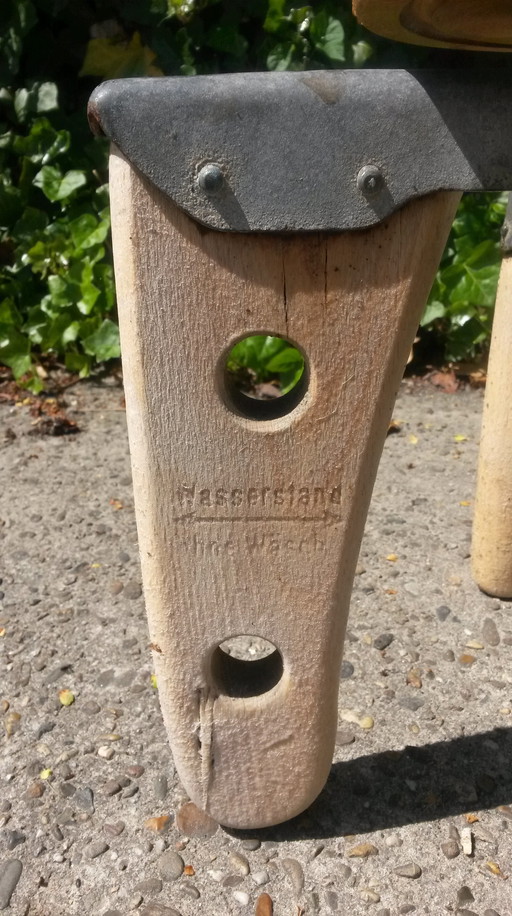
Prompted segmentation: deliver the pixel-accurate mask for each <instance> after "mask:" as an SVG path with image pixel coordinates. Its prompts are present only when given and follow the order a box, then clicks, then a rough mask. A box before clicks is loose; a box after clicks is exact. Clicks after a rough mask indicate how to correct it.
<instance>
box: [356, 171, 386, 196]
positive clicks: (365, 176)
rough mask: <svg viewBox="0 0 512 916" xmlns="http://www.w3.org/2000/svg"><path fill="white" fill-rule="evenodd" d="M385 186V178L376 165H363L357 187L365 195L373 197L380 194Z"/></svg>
mask: <svg viewBox="0 0 512 916" xmlns="http://www.w3.org/2000/svg"><path fill="white" fill-rule="evenodd" d="M383 185H384V177H383V175H382V172H381V170H380V169H379V168H378V167H377V166H376V165H363V167H362V169H360V170H359V173H358V176H357V187H358V188H359V190H360V191H362V193H363V194H366V195H367V196H368V197H372V196H373V195H374V194H378V193H379V191H380V190H382V187H383Z"/></svg>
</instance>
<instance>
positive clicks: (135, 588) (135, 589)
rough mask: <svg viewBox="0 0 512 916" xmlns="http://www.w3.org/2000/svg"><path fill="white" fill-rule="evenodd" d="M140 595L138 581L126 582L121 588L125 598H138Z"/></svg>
mask: <svg viewBox="0 0 512 916" xmlns="http://www.w3.org/2000/svg"><path fill="white" fill-rule="evenodd" d="M141 595H142V585H141V584H140V582H134V581H132V582H127V583H126V585H125V587H124V589H123V596H124V597H125V598H130V599H131V600H132V601H133V600H134V599H136V598H140V597H141Z"/></svg>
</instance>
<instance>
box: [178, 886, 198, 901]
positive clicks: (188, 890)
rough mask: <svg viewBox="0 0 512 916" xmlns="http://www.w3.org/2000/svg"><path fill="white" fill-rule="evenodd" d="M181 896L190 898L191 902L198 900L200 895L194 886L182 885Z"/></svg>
mask: <svg viewBox="0 0 512 916" xmlns="http://www.w3.org/2000/svg"><path fill="white" fill-rule="evenodd" d="M181 892H182V894H185V895H186V896H187V897H190V898H191V899H192V900H199V898H200V896H201V894H200V892H199V890H198V889H197V887H196V886H195V884H184V885H183V887H182V888H181Z"/></svg>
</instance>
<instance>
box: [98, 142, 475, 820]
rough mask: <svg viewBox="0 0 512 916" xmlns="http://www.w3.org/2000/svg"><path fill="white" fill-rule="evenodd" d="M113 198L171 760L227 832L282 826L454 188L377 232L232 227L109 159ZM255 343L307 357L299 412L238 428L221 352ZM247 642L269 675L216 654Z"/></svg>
mask: <svg viewBox="0 0 512 916" xmlns="http://www.w3.org/2000/svg"><path fill="white" fill-rule="evenodd" d="M111 194H112V215H113V227H114V249H115V252H114V253H115V261H116V276H117V285H118V297H119V313H120V325H121V338H122V350H123V360H124V379H125V388H126V405H127V417H128V427H129V436H130V449H131V456H132V465H133V480H134V493H135V508H136V514H137V525H138V533H139V543H140V551H141V561H142V571H143V579H144V592H145V598H146V604H147V611H148V617H149V627H150V637H151V641H152V646H153V652H154V662H155V670H156V673H157V679H158V690H159V695H160V700H161V705H162V712H163V715H164V719H165V723H166V726H167V729H168V733H169V738H170V741H171V745H172V749H173V753H174V758H175V762H176V767H177V769H178V772H179V775H180V777H181V779H182V781H183V784H184V786H185V788H186V790H187V791H188V793H189V794H190V797H191V798H192V799H193V801H195V802H196V804H198V805H199V806H200V807H202V808H204V809H206V810H207V811H209V812H210V814H211V815H212V816H213V817H215V818H216V819H217V820H219V821H220V822H221V823H224V824H226V825H229V826H232V827H259V826H264V825H269V824H273V823H278V822H280V821H283V820H286V819H287V818H290V817H292V816H294V815H296V814H298V813H299V812H300V811H302V810H303V809H304V808H305V807H307V805H308V804H310V802H312V801H313V799H314V798H315V797H316V795H317V794H318V793H319V792H320V791H321V789H322V787H323V785H324V783H325V780H326V778H327V775H328V772H329V768H330V765H331V759H332V752H333V747H334V738H335V731H336V723H337V698H338V683H339V667H340V661H341V652H342V646H343V635H344V629H345V623H346V617H347V609H348V603H349V597H350V592H351V586H352V578H353V572H354V566H355V563H356V559H357V555H358V551H359V545H360V540H361V535H362V531H363V526H364V521H365V517H366V512H367V507H368V503H369V500H370V495H371V491H372V486H373V482H374V477H375V473H376V470H377V465H378V461H379V457H380V453H381V449H382V445H383V442H384V438H385V435H386V430H387V426H388V420H389V416H390V413H391V410H392V406H393V403H394V399H395V395H396V391H397V388H398V385H399V383H400V379H401V375H402V372H403V367H404V365H405V362H406V359H407V355H408V353H409V349H410V346H411V341H412V339H413V337H414V334H415V331H416V328H417V324H418V319H419V316H420V312H421V309H422V306H423V303H424V301H425V299H426V296H427V294H428V291H429V287H430V284H431V282H432V278H433V276H434V273H435V270H436V267H437V264H438V261H439V257H440V255H441V252H442V248H443V244H444V241H445V239H446V236H447V234H448V231H449V227H450V225H451V221H452V218H453V214H454V211H455V207H456V204H457V201H458V199H459V195H458V194H452V193H443V194H438V195H435V196H433V197H430V198H426V199H424V200H421V201H416V202H414V203H412V204H410V205H409V206H408V207H406V208H404V210H403V211H401V212H399V213H397V214H396V215H394V216H393V217H392V219H390V220H389V221H388V222H386V223H384V224H382V225H381V226H379V227H378V228H376V229H372V230H371V231H364V232H358V233H350V234H344V235H338V236H332V235H331V236H329V235H322V234H315V235H302V236H288V237H285V236H280V237H272V236H269V235H265V236H263V235H231V234H223V233H219V232H212V231H210V230H206V229H204V227H201V226H199V225H197V224H195V223H194V222H193V221H192V220H191V219H190V218H189V217H188V216H186V215H185V214H183V213H182V212H181V211H180V210H178V208H177V207H176V206H175V205H174V204H173V203H172V202H171V201H169V200H168V199H167V198H165V197H164V196H163V195H162V194H161V193H160V192H158V191H156V190H155V189H154V188H152V187H151V185H150V184H148V182H147V181H146V180H145V179H143V178H142V177H140V176H139V175H138V174H137V173H136V172H135V171H134V170H133V169H132V168H131V166H130V165H129V164H128V163H127V162H126V161H125V160H124V159H123V158H122V156H121V155H120V154H119V153H117V152H116V151H115V150H114V153H113V156H112V159H111ZM250 333H272V334H275V335H281V336H284V337H286V338H288V339H290V340H291V341H292V342H294V343H296V344H297V345H298V346H300V348H301V349H302V350H303V352H304V353H305V355H306V358H307V363H308V385H307V391H306V393H305V394H304V397H303V399H302V400H301V401H300V403H299V404H298V405H297V406H295V407H294V408H293V409H292V410H291V412H290V413H288V414H285V415H284V416H280V417H277V418H274V419H266V420H258V419H255V418H254V417H253V416H252V415H251V411H250V410H248V411H247V415H246V416H244V415H243V413H244V412H243V410H240V409H238V408H237V407H236V405H235V404H234V403H233V402H231V401H230V397H229V394H228V393H227V392H226V387H225V380H224V375H223V356H224V355H225V354H226V353H227V351H228V350H229V348H230V347H231V346H232V344H233V343H234V342H235V341H237V340H238V339H240V338H241V337H243V336H245V335H247V334H250ZM242 634H248V635H256V636H260V637H263V638H264V639H266V640H269V641H270V642H271V643H272V644H273V645H274V646H275V647H276V652H275V653H274V654H273V655H271V656H270V657H269V659H268V660H267V662H266V663H264V664H263V666H262V667H261V666H260V667H258V666H257V663H254V662H252V663H251V662H239V663H237V662H235V661H233V660H232V659H231V660H230V658H229V656H228V655H224V654H223V653H222V652H221V651H219V649H218V647H219V645H220V644H221V643H222V642H223V641H224V640H226V639H227V638H229V637H233V636H237V635H242ZM255 664H256V669H251V665H255Z"/></svg>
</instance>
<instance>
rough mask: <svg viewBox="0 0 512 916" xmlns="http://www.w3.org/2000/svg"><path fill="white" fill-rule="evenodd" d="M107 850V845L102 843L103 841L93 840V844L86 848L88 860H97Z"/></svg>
mask: <svg viewBox="0 0 512 916" xmlns="http://www.w3.org/2000/svg"><path fill="white" fill-rule="evenodd" d="M108 849H109V846H108V843H104V842H103V840H95V842H93V843H89V846H87V849H86V853H87V855H88V857H89V859H97V858H98V856H102V855H104V853H106V852H107V850H108Z"/></svg>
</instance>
